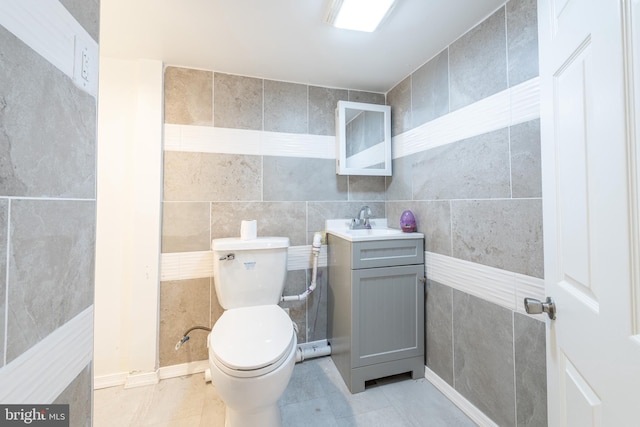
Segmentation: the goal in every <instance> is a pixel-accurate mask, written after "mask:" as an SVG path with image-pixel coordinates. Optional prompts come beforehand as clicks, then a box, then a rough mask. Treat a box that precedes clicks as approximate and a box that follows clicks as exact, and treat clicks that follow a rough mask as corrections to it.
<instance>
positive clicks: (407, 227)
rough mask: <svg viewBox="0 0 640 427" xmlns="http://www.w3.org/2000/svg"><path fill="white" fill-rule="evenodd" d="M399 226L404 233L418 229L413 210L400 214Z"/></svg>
mask: <svg viewBox="0 0 640 427" xmlns="http://www.w3.org/2000/svg"><path fill="white" fill-rule="evenodd" d="M400 228H401V229H402V231H404V232H405V233H413V232H414V231H418V226H417V225H416V218H415V217H414V216H413V212H411V211H409V210H407V211H404V212H402V215H400Z"/></svg>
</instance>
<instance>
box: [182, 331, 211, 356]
mask: <svg viewBox="0 0 640 427" xmlns="http://www.w3.org/2000/svg"><path fill="white" fill-rule="evenodd" d="M196 329H200V330H203V331H207V332H211V328H207V327H206V326H194V327H193V328H190V329H189V330H187V332H185V333H184V334H183V336H182V338H180V341H178V342H177V343H176V346H175V349H176V351H177V350H180V347H182V344H184V343H186V342H187V341H189V332H191V331H195V330H196Z"/></svg>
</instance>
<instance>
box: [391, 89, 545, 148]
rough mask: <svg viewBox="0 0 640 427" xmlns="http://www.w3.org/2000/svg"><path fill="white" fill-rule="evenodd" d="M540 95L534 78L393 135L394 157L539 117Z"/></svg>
mask: <svg viewBox="0 0 640 427" xmlns="http://www.w3.org/2000/svg"><path fill="white" fill-rule="evenodd" d="M539 98H540V89H539V78H538V77H535V78H533V79H531V80H528V81H526V82H524V83H521V84H519V85H517V86H514V87H512V88H510V89H507V90H504V91H502V92H499V93H497V94H495V95H492V96H490V97H488V98H485V99H483V100H481V101H478V102H476V103H474V104H471V105H469V106H467V107H464V108H461V109H459V110H456V111H454V112H452V113H449V114H446V115H444V116H442V117H438V118H437V119H435V120H432V121H430V122H427V123H424V124H422V125H420V126H418V127H416V128H414V129H411V130H409V131H407V132H404V133H402V134H400V135H396V136H394V137H393V139H392V140H393V158H394V159H397V158H399V157H404V156H408V155H410V154H414V153H419V152H421V151H424V150H428V149H430V148H435V147H439V146H441V145H445V144H449V143H452V142H456V141H460V140H462V139H465V138H470V137H473V136H477V135H482V134H484V133H487V132H491V131H494V130H498V129H502V128H505V127H507V126H512V125H515V124H518V123H523V122H526V121H529V120H533V119H536V118H538V117H540V99H539ZM461 124H463V125H461Z"/></svg>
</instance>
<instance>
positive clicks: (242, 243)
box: [211, 237, 289, 251]
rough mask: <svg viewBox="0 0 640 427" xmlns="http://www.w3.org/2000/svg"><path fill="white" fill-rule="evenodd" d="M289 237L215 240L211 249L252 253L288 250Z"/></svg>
mask: <svg viewBox="0 0 640 427" xmlns="http://www.w3.org/2000/svg"><path fill="white" fill-rule="evenodd" d="M288 247H289V238H288V237H258V238H255V239H249V240H242V239H240V238H239V237H228V238H224V239H213V240H212V241H211V249H212V250H214V251H250V250H255V249H277V248H288Z"/></svg>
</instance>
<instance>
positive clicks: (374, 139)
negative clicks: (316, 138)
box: [336, 101, 391, 176]
mask: <svg viewBox="0 0 640 427" xmlns="http://www.w3.org/2000/svg"><path fill="white" fill-rule="evenodd" d="M336 139H337V141H336V142H337V144H336V173H337V174H338V175H372V176H374V175H375V176H391V107H390V106H388V105H379V104H366V103H362V102H351V101H338V107H337V108H336Z"/></svg>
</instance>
